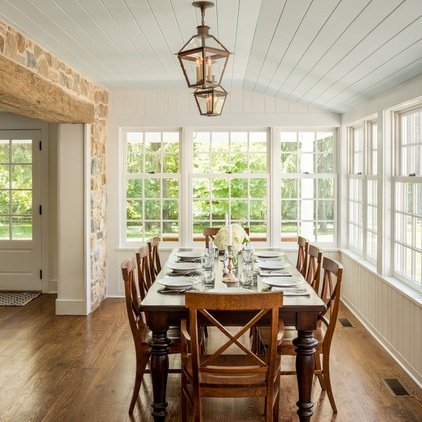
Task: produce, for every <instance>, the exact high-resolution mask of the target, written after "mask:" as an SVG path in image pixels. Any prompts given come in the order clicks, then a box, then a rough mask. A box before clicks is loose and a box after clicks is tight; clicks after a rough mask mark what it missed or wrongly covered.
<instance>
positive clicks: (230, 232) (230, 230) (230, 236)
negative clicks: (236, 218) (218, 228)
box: [229, 219, 232, 245]
mask: <svg viewBox="0 0 422 422" xmlns="http://www.w3.org/2000/svg"><path fill="white" fill-rule="evenodd" d="M229 245H232V225H231V222H230V219H229Z"/></svg>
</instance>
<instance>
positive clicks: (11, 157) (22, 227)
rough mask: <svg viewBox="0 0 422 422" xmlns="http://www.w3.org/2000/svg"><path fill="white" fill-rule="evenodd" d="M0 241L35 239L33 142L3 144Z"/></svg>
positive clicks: (0, 146) (0, 150) (0, 148)
mask: <svg viewBox="0 0 422 422" xmlns="http://www.w3.org/2000/svg"><path fill="white" fill-rule="evenodd" d="M0 163H1V165H0V238H1V239H8V240H22V239H25V240H30V239H32V140H30V139H24V140H21V139H18V140H15V139H9V140H0Z"/></svg>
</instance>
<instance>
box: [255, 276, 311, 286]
mask: <svg viewBox="0 0 422 422" xmlns="http://www.w3.org/2000/svg"><path fill="white" fill-rule="evenodd" d="M261 281H262V282H263V283H264V284H268V285H269V286H275V287H296V286H297V283H298V282H299V281H303V280H302V279H300V278H296V277H268V278H261Z"/></svg>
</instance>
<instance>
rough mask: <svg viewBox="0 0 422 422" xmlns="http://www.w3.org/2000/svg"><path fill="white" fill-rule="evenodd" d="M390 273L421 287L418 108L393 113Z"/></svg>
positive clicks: (421, 130) (421, 117) (421, 128)
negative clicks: (394, 152) (393, 174)
mask: <svg viewBox="0 0 422 422" xmlns="http://www.w3.org/2000/svg"><path fill="white" fill-rule="evenodd" d="M396 124H397V128H398V130H397V139H396V151H397V153H398V154H397V157H396V158H397V160H396V172H395V177H394V198H395V201H394V206H393V209H394V275H395V276H396V277H398V278H400V279H401V280H403V281H405V282H407V283H409V284H410V285H412V286H415V285H416V286H417V287H419V288H421V287H422V108H419V109H416V110H415V109H414V110H409V111H403V112H401V113H397V119H396Z"/></svg>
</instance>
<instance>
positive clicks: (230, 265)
mask: <svg viewBox="0 0 422 422" xmlns="http://www.w3.org/2000/svg"><path fill="white" fill-rule="evenodd" d="M227 249H228V251H229V256H228V258H229V262H228V263H227V275H226V276H225V277H224V278H223V283H226V284H235V283H238V282H239V279H238V278H236V276H235V275H234V273H233V263H232V259H233V246H232V245H229V246H228V247H227Z"/></svg>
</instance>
